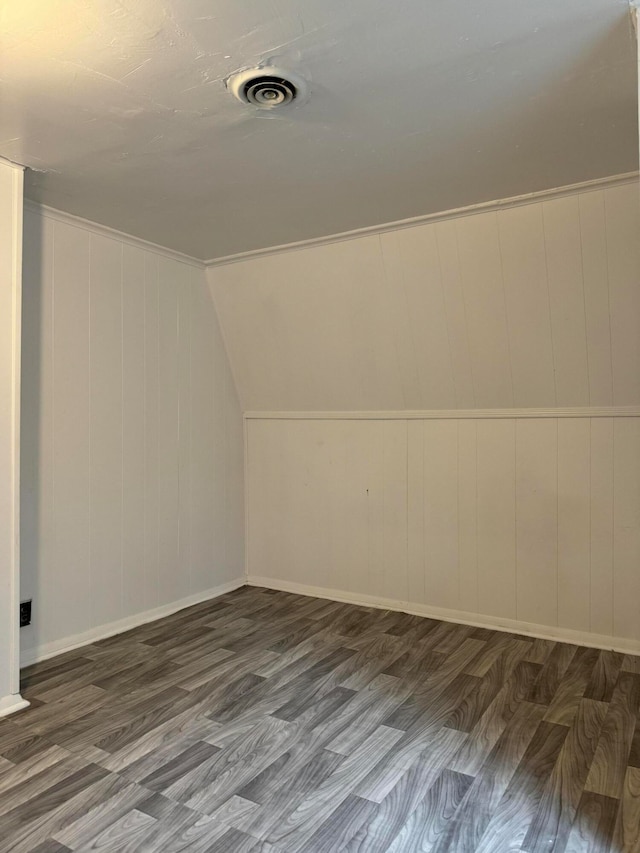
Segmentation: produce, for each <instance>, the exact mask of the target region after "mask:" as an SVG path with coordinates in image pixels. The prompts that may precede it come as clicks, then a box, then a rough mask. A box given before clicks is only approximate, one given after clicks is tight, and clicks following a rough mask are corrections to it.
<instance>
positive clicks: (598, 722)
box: [0, 587, 640, 853]
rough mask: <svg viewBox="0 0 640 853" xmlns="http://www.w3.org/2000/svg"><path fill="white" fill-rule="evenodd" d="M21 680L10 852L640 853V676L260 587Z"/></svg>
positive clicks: (496, 636) (509, 640)
mask: <svg viewBox="0 0 640 853" xmlns="http://www.w3.org/2000/svg"><path fill="white" fill-rule="evenodd" d="M23 676H24V686H23V692H24V695H25V696H26V697H27V698H28V699H30V700H31V702H32V707H31V708H29V709H28V710H26V711H23V712H21V713H19V714H17V715H15V716H13V717H11V718H8V719H6V720H3V721H0V851H2V853H9V851H11V853H26V851H34V853H35V851H37V853H64V851H68V850H75V851H88V850H102V851H107V853H125V851H126V853H137V851H162V853H178V851H189V853H200V851H207V853H216V852H217V851H232V852H233V853H244V851H252V853H258V851H259V852H260V853H267V851H270V853H282V851H287V853H298V851H313V853H321V851H322V853H325V851H326V853H334V851H348V853H357V851H358V852H359V853H373V851H392V852H393V853H404V851H433V853H445V851H452V853H471V851H482V853H509V851H519V850H524V851H528V853H543V851H545V852H546V853H552V852H553V853H561V851H566V853H632V851H633V853H640V724H639V722H638V721H639V720H640V715H639V705H640V658H635V657H631V656H627V657H625V656H624V655H621V654H617V653H615V652H611V651H598V650H595V649H587V648H581V647H577V646H572V645H567V644H563V643H553V642H549V641H545V640H532V639H530V638H525V637H521V636H515V635H513V634H505V633H500V632H494V631H491V630H486V629H476V628H472V627H467V626H464V625H455V624H451V623H445V622H437V621H434V620H431V619H423V618H419V617H416V616H408V615H406V614H402V613H392V612H388V611H382V610H373V609H368V608H362V607H354V606H352V605H346V604H339V603H335V602H331V601H324V600H320V599H313V598H305V597H302V596H298V595H290V594H286V593H280V592H270V591H268V590H262V589H253V588H248V587H245V588H243V589H241V590H237V591H236V592H233V593H230V594H229V595H225V596H223V597H222V598H219V599H217V600H215V601H212V602H206V603H203V604H200V605H197V606H195V607H191V608H189V609H188V610H183V611H181V612H180V613H177V614H175V615H173V616H170V617H168V618H166V619H163V620H161V621H159V622H155V623H151V624H148V625H145V626H143V627H140V628H136V629H135V630H133V631H130V632H128V633H127V634H121V635H119V636H117V637H113V638H110V639H108V640H104V641H101V642H98V643H94V644H93V645H89V646H86V647H84V648H82V649H78V650H76V651H73V652H69V653H67V654H65V655H61V656H59V657H57V658H55V659H52V660H48V661H45V662H43V663H41V664H37V665H35V666H33V667H30V668H29V669H28V670H25V671H24V673H23Z"/></svg>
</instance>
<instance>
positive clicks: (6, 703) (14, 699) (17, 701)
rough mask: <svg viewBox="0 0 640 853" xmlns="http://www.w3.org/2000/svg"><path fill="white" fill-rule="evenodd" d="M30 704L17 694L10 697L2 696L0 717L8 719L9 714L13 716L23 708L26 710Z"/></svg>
mask: <svg viewBox="0 0 640 853" xmlns="http://www.w3.org/2000/svg"><path fill="white" fill-rule="evenodd" d="M30 704H31V703H30V702H28V701H27V700H26V699H23V698H22V696H21V695H20V694H19V693H14V694H12V695H10V696H4V697H3V698H2V699H0V717H8V716H9V714H15V713H16V712H17V711H22V710H23V708H28V707H29V705H30Z"/></svg>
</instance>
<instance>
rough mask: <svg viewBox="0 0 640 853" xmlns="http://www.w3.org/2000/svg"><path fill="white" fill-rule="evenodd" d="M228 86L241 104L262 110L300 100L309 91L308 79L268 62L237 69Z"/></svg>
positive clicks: (303, 98)
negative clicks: (257, 66)
mask: <svg viewBox="0 0 640 853" xmlns="http://www.w3.org/2000/svg"><path fill="white" fill-rule="evenodd" d="M227 88H228V89H229V91H230V92H231V93H232V94H233V95H235V97H236V98H237V99H238V100H239V101H242V103H243V104H252V105H253V106H254V107H259V108H260V109H263V110H273V109H276V108H277V107H285V106H286V105H287V104H290V103H292V102H293V101H296V103H300V102H302V101H304V100H305V99H306V97H307V93H308V86H307V81H306V80H304V79H303V78H302V77H300V76H299V75H298V74H294V73H293V71H283V69H282V68H273V67H271V66H266V67H264V68H250V69H248V70H246V71H238V72H237V73H236V74H232V75H231V77H229V79H228V80H227Z"/></svg>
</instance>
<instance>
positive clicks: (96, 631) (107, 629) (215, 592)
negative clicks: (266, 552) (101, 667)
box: [0, 577, 247, 714]
mask: <svg viewBox="0 0 640 853" xmlns="http://www.w3.org/2000/svg"><path fill="white" fill-rule="evenodd" d="M246 583H247V581H246V578H244V577H242V578H238V579H237V580H234V581H229V582H228V583H224V584H220V585H219V586H214V587H213V588H212V589H206V590H204V591H203V592H197V593H195V594H194V595H189V596H187V598H181V599H180V600H179V601H172V602H171V603H170V604H163V605H162V606H161V607H156V608H154V609H153V610H145V611H143V612H142V613H136V614H134V615H133V616H127V617H126V618H125V619H118V621H117V622H108V623H107V624H106V625H98V626H97V627H96V628H91V629H90V630H88V631H84V632H83V633H82V634H74V635H73V636H71V637H63V638H62V639H60V640H54V641H53V642H51V643H43V644H42V645H39V646H36V647H35V648H33V649H25V650H24V651H23V652H22V653H21V655H20V665H21V666H30V665H31V664H32V663H37V662H38V661H42V660H46V659H47V658H52V657H55V656H56V655H61V654H63V653H64V652H70V651H73V649H78V648H80V647H81V646H86V645H88V644H89V643H94V642H96V641H97V640H104V639H106V638H107V637H113V636H114V635H115V634H122V633H123V632H124V631H129V630H130V629H131V628H137V627H138V625H145V624H146V623H147V622H154V621H155V620H156V619H162V618H163V617H164V616H170V615H171V614H172V613H176V612H177V611H178V610H184V608H185V607H191V606H192V605H194V604H200V602H202V601H208V600H209V599H212V598H218V596H220V595H224V594H225V593H226V592H233V590H234V589H239V587H241V586H246ZM1 707H2V706H1V704H0V708H1ZM0 714H1V711H0Z"/></svg>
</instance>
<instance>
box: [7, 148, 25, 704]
mask: <svg viewBox="0 0 640 853" xmlns="http://www.w3.org/2000/svg"><path fill="white" fill-rule="evenodd" d="M11 165H12V166H13V180H12V184H13V188H12V195H13V199H12V200H13V213H12V216H11V225H12V233H11V247H10V251H11V290H12V299H11V303H12V317H11V330H12V331H11V334H12V338H13V341H12V350H13V351H12V354H11V362H12V363H11V418H12V424H11V485H10V489H11V493H12V499H11V516H12V517H11V529H12V532H11V543H10V549H11V554H10V557H9V560H10V567H9V570H10V576H9V597H10V601H11V612H12V614H13V615H12V616H11V617H10V620H11V623H12V624H11V640H10V643H11V645H10V655H11V657H10V660H9V689H10V690H11V692H12V694H13V695H14V696H17V697H18V699H20V695H19V693H20V617H19V613H20V393H21V384H22V379H21V376H22V219H23V203H24V197H23V192H24V169H22V168H21V167H20V166H16V165H15V164H11Z"/></svg>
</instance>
